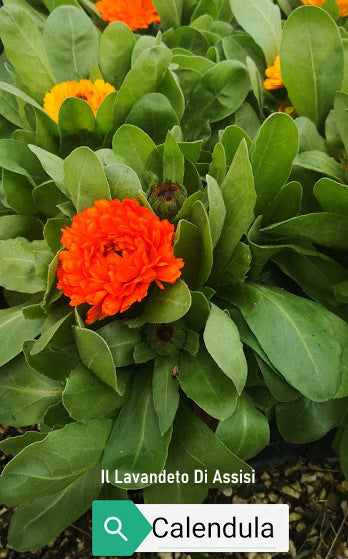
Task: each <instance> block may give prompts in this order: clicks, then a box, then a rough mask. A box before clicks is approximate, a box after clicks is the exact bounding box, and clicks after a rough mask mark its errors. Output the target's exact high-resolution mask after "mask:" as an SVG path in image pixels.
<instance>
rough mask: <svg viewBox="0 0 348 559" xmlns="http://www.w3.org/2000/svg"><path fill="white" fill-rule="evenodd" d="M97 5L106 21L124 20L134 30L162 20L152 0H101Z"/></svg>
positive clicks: (145, 27)
mask: <svg viewBox="0 0 348 559" xmlns="http://www.w3.org/2000/svg"><path fill="white" fill-rule="evenodd" d="M96 7H97V8H98V10H99V12H100V15H101V17H102V18H103V20H104V21H108V22H109V23H111V22H112V21H123V23H126V24H127V25H128V27H130V28H131V29H132V30H133V31H135V30H136V29H147V27H149V25H150V24H151V23H160V21H161V20H160V18H159V15H158V13H157V12H156V10H155V7H154V5H153V3H152V0H100V1H99V2H97V3H96Z"/></svg>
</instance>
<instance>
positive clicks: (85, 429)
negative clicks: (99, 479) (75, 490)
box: [0, 419, 112, 506]
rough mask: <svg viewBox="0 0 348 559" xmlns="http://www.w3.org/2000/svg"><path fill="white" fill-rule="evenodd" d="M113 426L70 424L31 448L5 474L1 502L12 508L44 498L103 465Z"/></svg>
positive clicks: (103, 422)
mask: <svg viewBox="0 0 348 559" xmlns="http://www.w3.org/2000/svg"><path fill="white" fill-rule="evenodd" d="M111 426H112V422H111V421H110V420H108V419H92V420H90V421H86V422H85V423H69V424H68V425H66V427H64V428H63V429H58V430H57V431H51V432H50V433H48V435H47V436H46V437H45V439H44V440H42V441H39V442H37V443H33V444H31V445H30V446H27V447H26V448H24V449H23V450H22V452H20V453H19V454H18V455H17V456H16V457H15V458H14V459H13V460H11V462H10V463H9V464H7V466H6V469H5V470H4V471H3V474H2V477H1V480H0V495H1V501H2V502H4V503H7V504H8V506H13V505H14V504H22V503H25V502H28V501H31V500H32V499H34V498H35V497H37V496H38V495H40V497H44V496H46V495H51V494H52V493H56V492H57V491H60V490H62V489H64V488H65V487H67V486H68V485H70V484H71V483H72V482H73V481H75V480H76V479H77V478H78V477H79V476H81V475H82V474H83V473H85V472H87V471H88V470H90V469H91V468H94V466H96V465H97V464H98V462H99V461H100V459H101V457H102V454H103V451H104V448H105V445H106V442H107V440H108V438H109V435H110V430H111Z"/></svg>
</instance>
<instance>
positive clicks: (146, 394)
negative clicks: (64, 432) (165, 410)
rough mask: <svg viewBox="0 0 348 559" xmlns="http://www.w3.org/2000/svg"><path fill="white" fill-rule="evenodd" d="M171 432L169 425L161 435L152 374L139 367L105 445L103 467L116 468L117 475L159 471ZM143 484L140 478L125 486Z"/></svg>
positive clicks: (131, 487)
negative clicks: (154, 402) (153, 396)
mask: <svg viewBox="0 0 348 559" xmlns="http://www.w3.org/2000/svg"><path fill="white" fill-rule="evenodd" d="M171 435H172V432H171V429H169V430H168V431H167V433H166V434H165V435H164V436H162V435H161V432H160V429H159V425H158V417H157V415H156V412H155V408H154V405H153V401H152V386H151V374H150V372H149V371H146V370H144V371H139V374H137V375H136V376H135V378H134V382H133V385H132V387H131V390H130V393H129V396H128V399H127V401H126V403H125V405H124V406H123V408H122V410H121V412H120V414H119V416H118V418H117V420H116V422H115V425H114V429H113V431H112V433H111V437H110V440H109V442H108V444H107V446H106V449H105V453H104V459H103V468H106V469H117V470H118V472H119V477H120V478H121V477H123V475H124V474H125V473H139V474H140V473H150V472H151V473H159V472H161V471H162V469H163V467H164V464H165V461H166V458H167V453H168V445H169V442H170V438H171ZM144 486H146V484H144V483H142V482H141V481H140V480H139V481H138V482H133V483H132V484H127V486H126V488H127V489H138V488H140V487H144ZM120 487H121V485H120Z"/></svg>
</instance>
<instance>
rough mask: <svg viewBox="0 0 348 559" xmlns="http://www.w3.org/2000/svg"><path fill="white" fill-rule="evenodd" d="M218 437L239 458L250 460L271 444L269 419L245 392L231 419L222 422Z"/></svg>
mask: <svg viewBox="0 0 348 559" xmlns="http://www.w3.org/2000/svg"><path fill="white" fill-rule="evenodd" d="M216 436H217V437H219V439H221V440H222V442H223V443H224V444H225V445H226V446H227V448H229V449H231V450H232V452H234V453H235V454H236V455H237V456H239V458H242V459H243V460H248V459H249V458H252V457H253V456H255V455H256V454H258V453H259V452H260V451H261V450H262V449H263V448H264V447H265V446H267V445H268V443H269V436H270V432H269V425H268V420H267V417H266V416H265V415H264V414H263V413H262V412H260V411H259V410H258V409H257V408H256V407H255V405H254V403H253V401H252V399H251V398H250V396H248V395H247V394H246V393H245V392H244V393H243V394H242V395H241V397H240V398H238V402H237V406H236V409H235V410H234V412H233V414H232V415H231V417H228V418H227V419H225V420H224V421H220V423H219V425H218V428H217V430H216Z"/></svg>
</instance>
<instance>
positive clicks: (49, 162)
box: [28, 144, 68, 194]
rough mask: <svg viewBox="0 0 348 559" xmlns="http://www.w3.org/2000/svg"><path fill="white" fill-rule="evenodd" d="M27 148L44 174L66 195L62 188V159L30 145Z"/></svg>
mask: <svg viewBox="0 0 348 559" xmlns="http://www.w3.org/2000/svg"><path fill="white" fill-rule="evenodd" d="M28 147H29V149H30V150H31V151H32V152H33V153H34V154H35V155H36V157H37V158H38V160H39V161H40V163H41V165H42V167H43V168H44V170H45V171H46V173H47V174H48V175H49V176H50V177H51V179H53V180H54V182H55V183H56V185H57V186H58V188H59V189H60V190H61V191H62V192H63V194H68V191H67V190H66V188H65V187H64V161H63V159H61V158H60V157H58V156H57V155H54V154H53V153H49V152H48V151H46V150H44V149H41V148H39V147H37V146H34V145H32V144H30V145H29V146H28Z"/></svg>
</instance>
